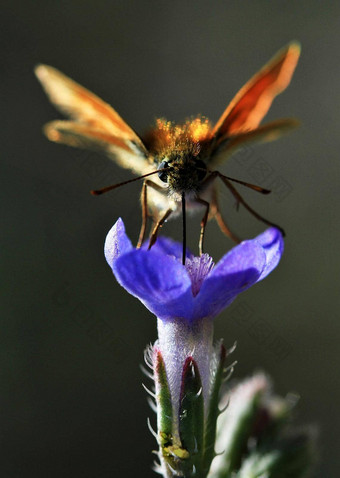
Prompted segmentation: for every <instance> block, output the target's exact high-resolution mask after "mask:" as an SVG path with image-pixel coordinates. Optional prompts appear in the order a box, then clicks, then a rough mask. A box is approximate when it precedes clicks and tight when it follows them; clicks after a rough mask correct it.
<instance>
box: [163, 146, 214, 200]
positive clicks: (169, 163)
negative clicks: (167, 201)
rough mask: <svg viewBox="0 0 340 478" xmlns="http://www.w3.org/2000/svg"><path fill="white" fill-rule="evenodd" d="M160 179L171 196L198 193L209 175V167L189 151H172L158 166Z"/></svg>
mask: <svg viewBox="0 0 340 478" xmlns="http://www.w3.org/2000/svg"><path fill="white" fill-rule="evenodd" d="M157 169H158V171H159V172H158V177H159V179H160V180H161V181H162V182H163V183H165V184H166V185H167V186H168V191H169V194H170V195H172V194H181V193H182V192H186V193H190V192H194V193H195V192H197V191H199V189H200V186H201V184H202V181H203V180H204V179H205V177H206V175H207V166H206V164H205V162H204V161H203V160H202V159H199V158H197V157H195V156H193V155H192V154H190V152H188V151H183V150H182V151H172V152H171V154H168V155H167V156H165V157H163V158H162V159H161V161H160V163H159V165H158V168H157Z"/></svg>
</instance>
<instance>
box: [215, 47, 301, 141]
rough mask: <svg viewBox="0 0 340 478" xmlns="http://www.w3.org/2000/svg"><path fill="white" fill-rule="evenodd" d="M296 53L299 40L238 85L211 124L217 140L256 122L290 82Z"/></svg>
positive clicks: (243, 130) (252, 127) (297, 56)
mask: <svg viewBox="0 0 340 478" xmlns="http://www.w3.org/2000/svg"><path fill="white" fill-rule="evenodd" d="M299 56H300V46H299V44H298V43H297V42H292V43H290V44H289V45H288V46H287V47H286V48H284V49H282V50H281V51H279V52H278V53H277V54H276V55H275V56H274V58H273V59H272V60H271V61H269V63H267V64H266V65H265V66H264V67H263V68H262V69H261V70H260V71H259V72H258V73H257V74H256V75H255V76H253V77H252V78H251V79H250V80H249V81H248V82H247V83H246V84H245V85H244V86H243V88H241V90H240V91H239V92H238V93H237V94H236V96H235V97H234V99H233V100H232V101H231V103H230V104H229V106H228V107H227V108H226V110H225V111H224V113H223V115H222V116H221V118H220V119H219V120H218V122H217V123H216V125H215V127H214V128H213V131H212V134H213V135H214V136H215V138H216V139H217V142H220V141H223V139H225V138H226V137H228V136H232V135H236V134H239V133H242V132H245V131H250V130H254V129H256V128H257V127H258V126H259V124H260V122H261V121H262V119H263V118H264V116H265V115H266V114H267V112H268V110H269V108H270V106H271V104H272V102H273V100H274V98H275V97H276V96H277V95H278V94H279V93H281V92H282V91H283V90H285V89H286V88H287V86H288V85H289V83H290V80H291V78H292V75H293V73H294V70H295V67H296V64H297V62H298V59H299Z"/></svg>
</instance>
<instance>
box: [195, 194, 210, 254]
mask: <svg viewBox="0 0 340 478" xmlns="http://www.w3.org/2000/svg"><path fill="white" fill-rule="evenodd" d="M195 202H197V203H199V204H202V205H203V206H204V207H205V213H204V216H203V217H202V220H201V232H200V239H199V242H198V251H199V255H200V256H201V255H202V254H203V242H204V233H205V227H206V225H207V221H208V217H209V210H210V204H209V203H208V201H204V199H201V198H196V199H195Z"/></svg>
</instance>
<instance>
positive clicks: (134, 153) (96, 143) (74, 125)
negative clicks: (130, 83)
mask: <svg viewBox="0 0 340 478" xmlns="http://www.w3.org/2000/svg"><path fill="white" fill-rule="evenodd" d="M35 73H36V75H37V77H38V79H39V80H40V82H41V84H42V85H43V87H44V89H45V91H46V93H47V95H48V96H49V98H50V100H51V102H52V103H53V104H54V105H55V106H56V107H57V108H58V109H59V110H60V111H61V112H62V113H64V114H66V115H68V116H70V117H71V118H72V119H74V120H75V121H53V122H51V123H48V124H47V125H46V126H45V128H44V130H45V134H46V135H47V137H48V138H49V139H50V140H52V141H55V142H58V143H64V144H68V145H71V146H77V147H85V148H91V149H96V150H101V151H103V152H105V153H106V154H108V155H109V156H110V157H112V158H113V159H114V160H115V161H117V162H118V163H119V164H120V165H121V166H123V167H126V168H129V169H132V170H133V171H135V172H137V173H138V174H142V173H143V172H145V168H146V167H148V166H149V161H148V160H147V151H146V148H145V146H144V144H143V143H142V141H141V139H140V138H139V136H138V135H137V134H136V133H135V132H134V131H133V130H132V129H131V128H130V126H128V125H127V124H126V123H125V121H124V120H123V119H122V118H121V117H120V116H119V114H118V113H117V112H116V111H115V110H114V109H113V108H112V107H111V106H110V105H108V104H107V103H105V102H104V101H102V100H101V99H100V98H98V97H97V96H96V95H94V94H93V93H91V92H90V91H88V90H87V89H86V88H84V87H82V86H80V85H79V84H78V83H76V82H75V81H73V80H71V79H70V78H68V77H67V76H65V75H64V74H62V73H61V72H59V71H58V70H56V69H55V68H52V67H51V66H47V65H39V66H37V67H36V69H35Z"/></svg>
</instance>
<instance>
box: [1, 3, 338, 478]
mask: <svg viewBox="0 0 340 478" xmlns="http://www.w3.org/2000/svg"><path fill="white" fill-rule="evenodd" d="M339 17H340V5H339V3H338V2H331V1H325V2H319V1H316V0H312V1H301V2H288V1H281V2H266V1H250V0H247V1H244V2H237V1H216V2H208V1H203V0H198V1H196V2H186V1H183V2H177V1H175V2H162V1H161V2H159V1H148V2H142V1H137V0H133V1H104V0H98V1H96V2H94V1H89V0H85V1H84V0H73V1H51V0H45V1H30V0H29V1H27V0H25V1H24V0H22V1H18V0H11V1H7V0H5V1H3V2H2V26H1V30H0V35H1V41H0V45H1V50H2V51H1V80H0V81H1V83H2V86H1V92H2V94H1V97H2V101H3V106H2V108H1V111H2V119H3V121H2V124H3V126H2V153H1V178H2V187H1V208H2V211H3V226H2V231H1V251H2V254H1V256H2V257H1V260H2V287H1V291H2V292H1V295H2V318H1V334H0V340H1V347H0V356H1V366H0V370H1V394H0V395H1V402H2V404H1V414H2V418H1V441H2V443H1V446H0V450H1V451H0V454H1V459H0V475H1V476H2V477H9V478H17V477H18V478H19V477H20V478H21V477H23V478H24V477H46V476H48V477H51V478H54V477H58V478H59V477H82V478H84V477H101V478H106V477H111V476H124V477H135V476H139V477H151V476H153V472H152V471H151V470H150V465H151V463H152V461H153V455H152V454H151V450H153V449H155V448H156V444H155V442H154V439H153V437H152V436H151V434H150V433H149V431H148V429H147V425H146V417H147V416H150V417H151V419H152V422H153V423H154V421H155V420H154V416H153V412H152V411H151V410H150V409H149V408H148V405H147V402H146V394H145V392H144V390H143V389H142V387H141V383H142V381H143V382H145V383H147V382H148V380H147V379H146V378H145V377H143V375H142V372H141V371H140V369H139V364H141V363H142V362H143V349H144V347H145V346H146V345H147V344H148V343H150V342H153V341H154V340H155V339H156V320H155V318H154V317H153V316H151V314H150V313H149V312H148V311H147V310H146V309H145V308H144V307H143V306H142V305H141V304H140V303H139V302H138V301H137V300H135V299H134V298H132V297H130V296H129V295H128V294H127V293H126V292H125V291H124V290H123V289H121V288H120V287H119V286H118V284H117V283H116V281H115V279H114V277H113V276H112V273H111V271H110V269H109V268H108V266H107V264H106V262H105V259H104V256H103V243H104V239H105V235H106V233H107V231H108V230H109V228H110V227H111V226H112V224H113V223H114V222H115V221H116V219H117V218H118V216H122V217H123V218H124V221H125V224H126V227H127V231H128V233H129V235H130V237H131V238H132V239H133V240H134V241H136V238H137V235H138V228H139V224H140V211H139V209H138V208H139V205H138V204H139V191H140V187H141V184H137V183H136V184H132V185H131V186H129V187H126V188H123V189H121V190H119V191H115V192H113V193H110V194H108V195H107V196H102V197H99V198H93V197H92V196H91V195H90V194H89V190H90V189H93V188H99V187H102V186H104V185H107V184H110V183H112V182H117V181H122V180H124V179H129V178H131V177H132V175H131V173H130V172H128V171H123V170H121V169H120V168H119V167H117V166H116V165H115V164H113V163H111V162H110V161H109V160H107V159H106V158H105V157H101V156H99V155H97V154H95V153H91V152H87V151H81V150H75V149H72V148H68V147H66V146H60V145H55V144H52V143H49V142H48V141H47V140H46V139H45V138H44V136H43V135H42V133H41V127H42V125H43V124H44V123H45V122H47V121H49V120H52V119H56V118H59V117H60V115H59V114H58V113H57V112H56V111H55V110H54V108H53V107H52V106H51V105H50V104H49V102H48V100H47V98H46V97H45V95H44V94H43V92H42V90H41V87H40V85H39V84H38V82H37V81H36V79H35V77H34V75H33V67H34V65H35V64H37V63H39V62H43V63H47V64H51V65H53V66H55V67H57V68H59V69H60V70H61V71H63V72H65V73H66V74H67V75H69V76H70V77H71V78H74V79H76V80H77V81H79V82H80V83H81V84H83V85H85V86H87V87H88V88H89V89H91V90H92V91H94V92H96V93H97V94H98V95H99V96H101V97H102V98H104V99H105V100H107V101H108V102H109V103H111V104H112V105H113V106H114V108H116V109H117V111H118V112H119V113H120V114H121V115H122V116H123V118H124V119H125V120H126V121H127V122H128V123H129V124H130V125H131V126H132V127H133V128H134V129H136V131H138V132H140V133H142V132H143V131H145V129H146V128H147V126H148V125H151V124H152V123H153V121H154V119H155V118H156V117H157V116H165V117H166V118H168V119H171V120H177V121H179V120H183V119H185V118H186V117H187V116H190V115H194V114H198V113H202V114H205V115H206V116H208V117H209V118H211V119H212V120H213V121H216V120H217V119H218V117H219V116H220V114H221V113H222V111H223V110H224V108H225V107H226V105H227V103H228V101H229V100H230V99H231V98H232V97H233V95H234V94H235V93H236V92H237V90H238V89H239V88H240V87H241V86H242V85H243V84H244V83H245V82H246V81H247V80H248V79H249V78H250V77H251V76H252V75H253V74H254V73H255V72H256V71H257V70H258V69H259V68H260V67H261V66H262V65H263V64H264V63H266V62H267V61H268V60H269V59H270V58H271V57H272V55H273V54H274V53H275V52H276V51H277V50H279V49H280V48H281V47H282V46H284V45H286V44H287V43H288V42H289V41H291V40H293V39H298V40H299V41H300V42H301V43H302V56H301V61H300V64H299V66H298V68H297V71H296V74H295V76H294V79H293V81H292V84H291V85H290V87H289V88H288V90H287V91H286V92H284V93H283V94H282V95H281V96H279V97H278V98H277V99H276V101H275V102H274V104H273V106H272V108H271V110H270V113H269V115H268V116H267V118H266V120H272V119H277V118H281V117H289V116H293V117H298V118H299V119H300V120H301V122H302V126H301V127H300V128H299V130H297V131H295V132H293V133H292V134H290V135H289V136H286V137H284V138H282V139H281V140H280V141H277V142H275V143H272V144H268V145H260V146H256V147H251V148H247V149H246V150H243V151H242V152H240V153H238V154H237V155H235V157H234V158H232V159H231V160H230V161H229V162H228V163H227V164H225V165H224V166H223V168H222V170H223V172H225V173H226V174H229V175H230V176H233V175H234V176H236V177H237V178H240V179H243V180H248V181H251V182H255V183H258V184H261V185H262V186H265V187H270V188H272V189H273V193H272V195H271V196H269V197H268V196H267V197H262V196H261V197H259V196H258V195H256V193H253V192H252V191H244V197H245V198H246V199H247V200H248V201H249V202H250V203H251V204H252V206H253V207H254V208H256V209H257V210H258V211H259V212H260V213H262V214H263V215H265V216H267V217H268V218H271V219H272V220H273V221H274V222H277V223H279V224H280V225H282V226H283V227H284V228H285V229H286V231H287V238H286V251H285V255H284V257H283V259H282V261H281V264H280V266H279V268H278V269H277V270H276V271H275V272H274V273H273V274H272V275H271V276H270V277H269V278H268V279H266V281H265V282H262V283H261V284H259V285H257V286H255V287H254V288H252V289H251V290H249V291H248V292H246V293H245V294H244V295H242V296H240V297H239V298H238V299H237V301H236V302H235V303H234V304H233V306H232V307H231V308H230V309H229V310H225V311H224V313H223V314H222V315H221V316H220V317H219V318H218V319H217V320H216V338H220V337H224V339H225V343H226V344H227V345H232V344H233V343H234V341H235V340H237V341H238V347H237V350H236V352H235V353H234V357H233V359H237V360H238V365H237V368H236V371H235V373H234V378H236V379H239V378H243V377H245V376H248V375H250V374H252V373H253V371H254V370H258V369H262V370H265V371H266V372H267V373H268V374H269V375H270V376H271V377H272V379H273V381H274V384H275V390H276V391H277V392H278V393H280V394H283V395H285V394H286V393H287V392H290V391H294V392H297V393H299V394H300V396H301V398H300V402H299V405H298V409H297V415H296V420H297V423H298V424H300V425H303V424H305V423H313V424H317V425H318V427H319V430H320V431H319V433H320V438H319V452H320V453H319V455H320V456H319V458H318V466H317V469H316V471H315V476H316V477H319V478H321V477H322V478H324V477H330V476H338V474H339V473H340V469H339V467H337V466H336V458H338V456H337V455H338V450H339V445H340V444H339V437H338V433H337V432H338V425H337V423H336V418H338V417H336V415H338V404H339V398H340V397H339V391H340V390H339V382H338V376H339V372H338V368H339V353H338V350H339V341H340V322H339V317H338V309H339V295H340V294H339V292H338V289H339V272H338V270H339V254H338V244H339V220H338V203H339V157H338V156H339V152H338V149H339V148H338V144H339V141H338V137H339V118H340V102H339V97H340V96H339V93H340V91H339V84H340V77H339V73H340V63H339V41H340V35H339V20H340V18H339ZM221 198H222V203H223V211H224V214H225V215H227V216H228V217H229V218H230V223H231V225H232V226H233V229H234V230H235V231H237V232H238V233H239V234H240V235H242V237H244V238H246V237H252V236H254V235H256V234H258V233H259V232H261V230H263V225H262V224H261V223H258V222H257V221H256V220H255V219H253V218H252V217H251V216H250V215H249V214H248V213H245V212H244V211H242V210H240V211H239V212H238V213H237V212H236V210H235V207H234V206H235V205H234V201H233V199H232V198H231V197H230V196H229V194H228V192H227V191H223V190H221ZM190 231H191V236H190V241H191V244H192V245H193V246H194V247H196V242H197V238H198V231H199V218H198V217H194V218H193V219H192V220H190ZM164 232H165V233H167V234H171V235H172V236H175V237H178V238H180V222H179V221H173V222H170V223H169V224H167V225H166V227H165V228H164ZM231 246H232V244H231V242H230V241H229V240H228V239H226V238H225V237H224V236H223V235H222V233H220V232H219V230H218V228H217V226H216V225H215V224H213V223H210V224H209V227H208V229H207V244H206V249H207V251H209V252H210V253H211V254H212V255H213V256H214V258H216V259H218V258H219V257H221V255H222V254H224V253H225V252H226V250H227V249H229V248H230V247H231Z"/></svg>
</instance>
